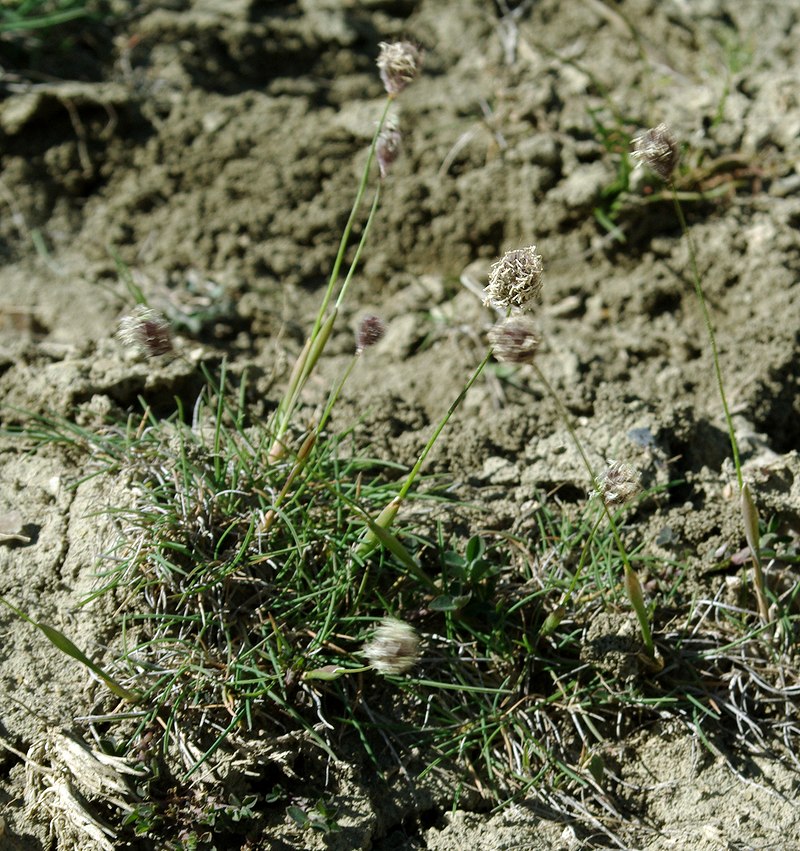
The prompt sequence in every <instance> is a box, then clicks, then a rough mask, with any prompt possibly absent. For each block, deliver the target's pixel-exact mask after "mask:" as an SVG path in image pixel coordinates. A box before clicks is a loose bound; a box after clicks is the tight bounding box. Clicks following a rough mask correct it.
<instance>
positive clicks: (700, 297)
mask: <svg viewBox="0 0 800 851" xmlns="http://www.w3.org/2000/svg"><path fill="white" fill-rule="evenodd" d="M672 203H673V205H674V207H675V214H676V215H677V217H678V222H679V224H680V226H681V232H682V233H683V237H684V239H685V240H686V244H687V245H688V247H689V264H690V266H691V270H692V283H693V285H694V291H695V294H696V295H697V301H698V302H699V303H700V309H701V311H702V313H703V321H704V322H705V325H706V331H707V332H708V339H709V342H710V343H711V355H712V357H713V359H714V374H715V376H716V379H717V389H718V390H719V396H720V399H721V400H722V409H723V411H724V412H725V422H726V424H727V426H728V437H729V439H730V442H731V452H732V453H733V464H734V466H735V467H736V480H737V482H738V483H739V490H740V491H741V489H742V486H743V485H744V478H743V476H742V465H741V461H740V460H739V444H738V442H737V440H736V432H735V431H734V428H733V419H732V417H731V412H730V408H729V407H728V398H727V396H726V394H725V385H724V383H723V381H722V369H721V368H720V364H719V352H718V350H717V338H716V335H715V334H714V326H713V325H712V323H711V315H710V314H709V312H708V304H707V303H706V297H705V293H704V292H703V285H702V282H701V279H700V272H699V270H698V268H697V252H696V251H695V247H694V240H693V239H692V237H691V234H690V233H689V228H688V226H687V224H686V217H685V216H684V215H683V208H682V207H681V203H680V201H679V200H678V193H677V192H676V190H675V185H674V184H672Z"/></svg>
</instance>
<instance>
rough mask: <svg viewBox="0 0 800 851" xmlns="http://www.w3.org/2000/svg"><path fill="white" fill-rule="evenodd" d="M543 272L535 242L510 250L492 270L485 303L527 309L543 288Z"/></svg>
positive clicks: (502, 307)
mask: <svg viewBox="0 0 800 851" xmlns="http://www.w3.org/2000/svg"><path fill="white" fill-rule="evenodd" d="M542 271H543V268H542V257H541V255H540V254H537V253H536V246H535V245H531V246H529V247H528V248H516V249H514V250H513V251H507V252H506V253H505V254H504V255H503V257H502V258H501V259H500V260H498V261H497V262H496V263H495V264H494V266H492V269H491V271H490V272H489V284H488V286H486V287H485V288H484V291H483V292H484V296H483V303H484V304H491V305H492V307H495V308H496V309H497V310H508V309H509V308H516V309H518V310H524V309H525V308H526V307H527V306H528V305H529V304H530V303H531V302H533V301H534V300H535V299H536V298H537V297H538V296H539V294H540V293H541V291H542Z"/></svg>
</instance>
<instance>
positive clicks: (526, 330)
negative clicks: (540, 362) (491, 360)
mask: <svg viewBox="0 0 800 851" xmlns="http://www.w3.org/2000/svg"><path fill="white" fill-rule="evenodd" d="M489 342H490V343H491V346H492V349H493V351H494V356H495V358H497V360H499V361H502V362H503V363H530V362H531V361H532V360H533V359H534V357H535V356H536V352H537V351H538V349H539V345H540V343H541V342H542V338H541V337H540V336H539V333H538V331H537V330H536V327H535V326H534V324H533V322H531V320H530V319H526V318H525V317H524V316H512V317H510V318H509V319H504V320H503V321H502V322H498V323H497V324H496V325H494V327H493V328H492V329H491V331H489Z"/></svg>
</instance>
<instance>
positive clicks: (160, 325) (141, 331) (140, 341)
mask: <svg viewBox="0 0 800 851" xmlns="http://www.w3.org/2000/svg"><path fill="white" fill-rule="evenodd" d="M117 337H118V339H119V340H120V341H121V342H122V343H123V344H124V345H126V346H133V347H135V348H136V349H138V350H139V352H140V353H141V354H143V355H145V356H146V357H149V358H150V357H156V356H157V355H165V354H167V353H168V352H171V351H172V330H171V329H170V326H169V322H167V320H166V317H165V316H164V315H163V314H162V313H160V312H159V311H158V310H154V309H153V308H152V307H147V306H146V305H144V304H139V305H137V306H136V307H135V308H134V310H133V312H132V313H129V314H128V315H127V316H123V317H122V319H120V322H119V330H118V331H117Z"/></svg>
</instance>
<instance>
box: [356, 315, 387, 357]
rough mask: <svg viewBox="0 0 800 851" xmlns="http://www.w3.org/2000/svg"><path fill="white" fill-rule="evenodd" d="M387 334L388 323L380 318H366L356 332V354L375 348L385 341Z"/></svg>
mask: <svg viewBox="0 0 800 851" xmlns="http://www.w3.org/2000/svg"><path fill="white" fill-rule="evenodd" d="M385 333H386V323H385V322H384V321H383V320H382V319H381V318H380V317H378V316H365V317H364V318H363V319H362V320H361V321H360V322H359V323H358V329H357V330H356V353H357V354H361V352H363V351H364V349H368V348H369V347H370V346H374V345H375V344H376V343H379V342H380V341H381V340H382V339H383V335H384V334H385Z"/></svg>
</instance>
